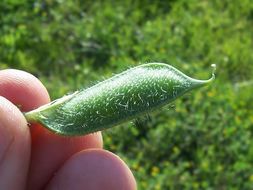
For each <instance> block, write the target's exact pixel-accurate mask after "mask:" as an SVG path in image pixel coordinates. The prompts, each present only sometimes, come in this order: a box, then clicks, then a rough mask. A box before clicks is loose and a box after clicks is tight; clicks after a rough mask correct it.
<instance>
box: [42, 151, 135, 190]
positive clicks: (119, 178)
mask: <svg viewBox="0 0 253 190" xmlns="http://www.w3.org/2000/svg"><path fill="white" fill-rule="evenodd" d="M56 187H57V188H58V189H62V190H65V189H66V190H67V189H75V190H79V189H80V190H81V189H87V190H99V189H110V190H118V189H121V190H135V189H136V182H135V179H134V176H133V174H132V172H131V171H130V169H129V168H128V167H127V165H126V164H125V163H124V162H123V161H122V160H121V159H120V158H119V157H118V156H116V155H114V154H112V153H110V152H108V151H105V150H102V149H90V150H85V151H82V152H80V153H78V154H76V155H74V156H73V157H72V158H70V159H69V160H68V161H67V162H66V164H65V165H64V166H63V167H62V168H61V169H60V170H59V171H58V173H56V174H55V176H54V178H53V179H52V180H51V182H50V184H49V186H48V187H47V189H48V190H52V189H56Z"/></svg>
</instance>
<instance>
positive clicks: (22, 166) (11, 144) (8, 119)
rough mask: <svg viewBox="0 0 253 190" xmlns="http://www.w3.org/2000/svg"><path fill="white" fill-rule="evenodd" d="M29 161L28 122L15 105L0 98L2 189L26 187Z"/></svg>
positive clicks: (0, 180) (0, 185)
mask: <svg viewBox="0 0 253 190" xmlns="http://www.w3.org/2000/svg"><path fill="white" fill-rule="evenodd" d="M29 159H30V133H29V129H28V127H27V123H26V120H25V118H24V116H23V114H22V113H21V112H20V111H19V109H18V108H17V107H16V106H15V105H13V104H12V103H11V102H10V101H8V100H7V99H5V98H4V97H1V96H0V176H1V178H0V187H1V188H3V189H18V188H22V187H24V186H25V183H26V176H27V172H28V167H29ZM13 179H15V182H13Z"/></svg>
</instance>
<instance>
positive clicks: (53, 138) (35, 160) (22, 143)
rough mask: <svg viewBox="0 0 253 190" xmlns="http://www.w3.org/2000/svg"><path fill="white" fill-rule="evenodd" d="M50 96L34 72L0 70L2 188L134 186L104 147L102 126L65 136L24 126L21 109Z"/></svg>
mask: <svg viewBox="0 0 253 190" xmlns="http://www.w3.org/2000/svg"><path fill="white" fill-rule="evenodd" d="M48 102H50V98H49V95H48V92H47V90H46V88H45V87H44V86H43V85H42V83H41V82H40V81H39V80H38V79H37V78H36V77H34V76H33V75H31V74H29V73H26V72H24V71H19V70H10V69H8V70H2V71H0V189H15V190H41V189H45V190H54V189H55V190H56V189H57V190H58V189H61V190H68V189H74V190H79V189H86V190H97V189H110V190H114V189H115V190H116V189H117V190H118V189H121V190H135V189H136V182H135V179H134V177H133V174H132V173H131V171H130V170H129V168H128V167H127V165H126V164H125V163H124V162H123V161H122V160H121V159H120V158H119V157H118V156H116V155H114V154H113V153H111V152H109V151H106V150H104V149H103V140H102V136H101V133H100V132H98V133H94V134H91V135H86V136H82V137H71V138H69V137H63V136H58V135H55V134H53V133H51V132H49V131H48V130H47V129H44V128H43V127H41V126H39V125H38V124H37V125H32V126H30V127H28V126H27V121H26V120H25V118H24V116H23V114H22V112H27V111H30V110H33V109H35V108H37V107H39V106H41V105H43V104H46V103H48ZM15 105H21V111H22V112H21V111H20V110H19V109H18V108H17V107H16V106H15Z"/></svg>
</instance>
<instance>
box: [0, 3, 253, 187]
mask: <svg viewBox="0 0 253 190" xmlns="http://www.w3.org/2000/svg"><path fill="white" fill-rule="evenodd" d="M0 10H1V11H0V26H1V27H0V68H1V69H4V68H16V69H22V70H26V71H28V72H30V73H32V74H34V75H35V76H37V77H39V79H40V80H42V81H43V83H44V84H45V86H46V87H47V88H48V90H49V93H50V95H51V97H52V99H55V98H57V97H60V96H62V95H64V94H65V93H67V92H70V91H74V90H76V89H78V88H84V87H87V86H90V85H92V84H94V83H95V81H98V80H103V79H104V78H107V77H110V76H112V75H113V74H114V73H118V72H120V71H123V70H125V69H127V68H129V67H132V66H135V65H138V64H140V63H145V62H165V63H169V64H172V65H173V66H175V67H177V68H179V69H180V70H182V71H183V72H185V73H187V74H188V75H190V76H193V77H195V78H200V79H204V78H208V75H210V72H211V71H210V65H211V64H212V63H216V64H217V67H218V69H217V80H216V81H215V83H214V84H213V85H211V86H209V87H207V88H204V89H201V90H198V91H196V92H193V93H191V94H187V95H185V96H184V97H182V98H181V99H180V100H177V101H176V102H175V103H173V104H172V105H170V106H167V107H165V108H164V109H163V110H162V111H159V112H155V113H151V114H150V115H149V116H148V117H144V118H139V119H138V120H137V121H136V122H135V123H134V124H133V123H127V124H123V125H122V126H121V127H116V128H113V129H110V130H107V131H105V132H104V142H105V148H107V149H109V150H110V151H112V152H115V153H116V154H119V155H120V156H121V157H122V158H123V160H125V161H126V162H127V163H128V164H129V166H130V168H131V169H132V171H133V173H134V175H135V177H136V178H137V181H138V187H139V189H146V190H149V189H150V190H151V189H155V190H159V189H186V190H192V189H207V190H217V189H220V190H223V189H230V190H237V189H240V190H242V189H243V190H247V189H252V187H253V169H252V168H253V167H252V166H253V102H252V93H253V77H252V76H253V64H252V63H253V53H252V50H253V43H252V37H253V36H252V34H253V3H252V1H251V0H241V1H230V0H224V1H219V0H213V1H208V0H202V1H197V0H168V1H162V0H158V1H151V0H143V1H140V0H137V1H133V0H125V1H113V0H108V1H91V0H86V1H81V0H72V1H65V0H37V1H35V0H2V1H1V2H0ZM101 76H103V78H101Z"/></svg>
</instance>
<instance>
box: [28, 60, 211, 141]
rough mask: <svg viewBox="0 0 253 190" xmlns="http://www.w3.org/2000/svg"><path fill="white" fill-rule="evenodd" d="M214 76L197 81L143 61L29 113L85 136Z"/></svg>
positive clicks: (159, 104) (30, 116)
mask: <svg viewBox="0 0 253 190" xmlns="http://www.w3.org/2000/svg"><path fill="white" fill-rule="evenodd" d="M213 79H214V72H213V74H212V78H210V79H209V80H196V79H193V78H190V77H188V76H186V75H185V74H183V73H182V72H180V71H179V70H177V69H175V68H174V67H172V66H170V65H167V64H164V63H149V64H143V65H140V66H137V67H134V68H131V69H129V70H126V71H125V72H122V73H120V74H118V75H115V76H113V77H112V78H109V79H107V80H105V81H103V82H100V83H98V84H96V85H95V86H92V87H90V88H88V89H85V90H81V91H78V92H75V93H73V94H71V95H68V96H64V97H62V98H60V99H57V100H55V101H53V102H51V103H50V104H47V105H45V106H42V107H40V108H38V109H36V110H33V111H30V112H27V113H25V117H26V119H27V120H28V122H38V123H40V124H42V125H43V126H45V127H46V128H48V129H50V130H51V131H53V132H55V133H58V134H61V135H66V136H74V135H85V134H89V133H92V132H96V131H101V130H104V129H107V128H110V127H113V126H115V125H118V124H120V123H122V122H124V121H127V120H131V119H133V118H135V117H137V116H139V115H141V114H143V113H146V112H150V111H152V110H154V109H157V108H160V107H162V106H164V105H166V104H168V103H170V102H172V101H173V100H175V99H176V98H178V97H180V96H181V95H183V94H184V93H186V92H187V91H189V90H192V89H194V88H197V87H201V86H204V85H205V84H208V83H209V82H211V81H212V80H213Z"/></svg>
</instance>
